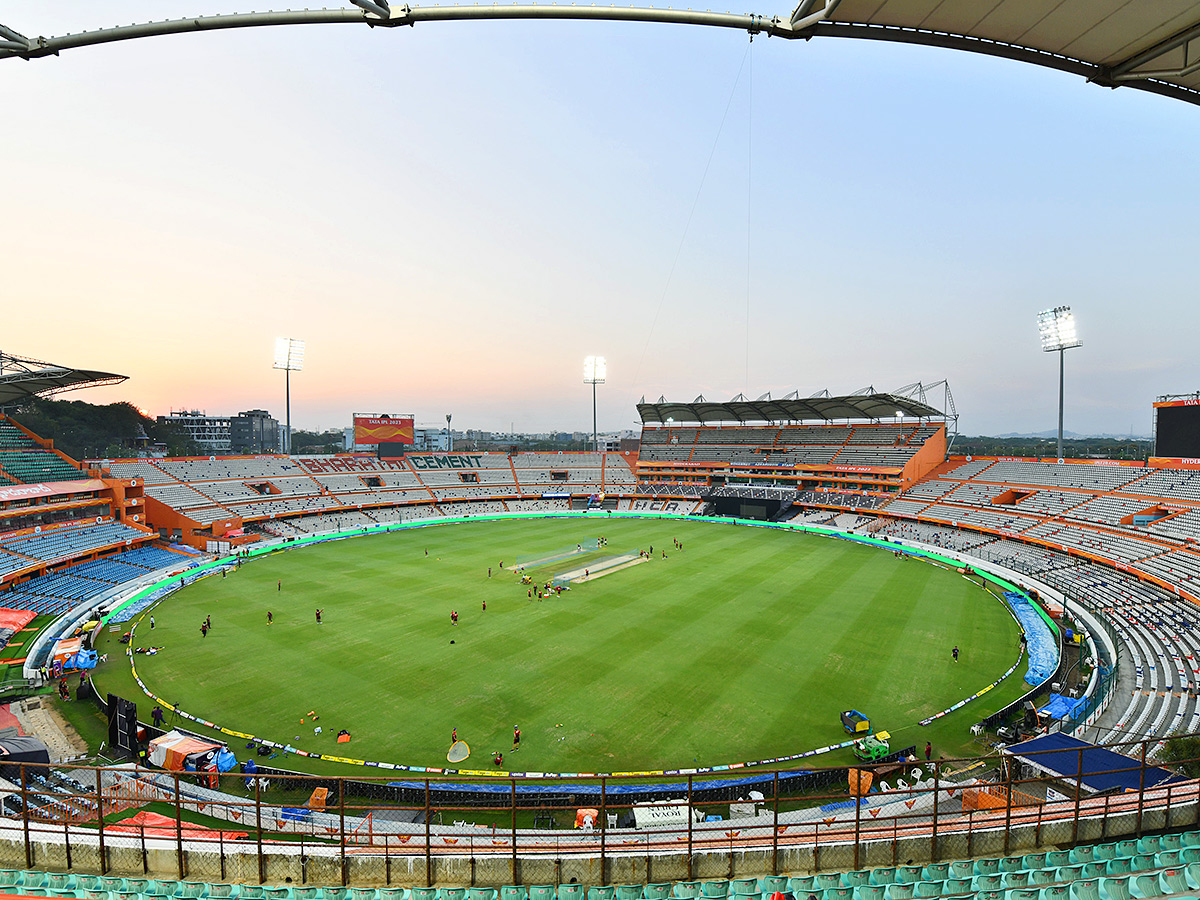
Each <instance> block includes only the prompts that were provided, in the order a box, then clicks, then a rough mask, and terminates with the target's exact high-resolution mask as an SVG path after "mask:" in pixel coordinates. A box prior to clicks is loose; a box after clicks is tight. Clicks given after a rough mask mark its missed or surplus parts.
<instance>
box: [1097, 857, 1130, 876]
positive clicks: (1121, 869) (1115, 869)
mask: <svg viewBox="0 0 1200 900" xmlns="http://www.w3.org/2000/svg"><path fill="white" fill-rule="evenodd" d="M1104 868H1105V869H1106V870H1107V871H1108V874H1109V875H1128V874H1129V873H1130V872H1132V871H1133V857H1132V856H1114V857H1113V858H1112V859H1110V860H1108V862H1106V863H1105V864H1104Z"/></svg>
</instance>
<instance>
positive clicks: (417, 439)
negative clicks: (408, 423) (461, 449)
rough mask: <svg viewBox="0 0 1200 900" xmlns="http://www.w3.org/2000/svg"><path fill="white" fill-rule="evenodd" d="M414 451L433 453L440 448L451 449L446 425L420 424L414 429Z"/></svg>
mask: <svg viewBox="0 0 1200 900" xmlns="http://www.w3.org/2000/svg"><path fill="white" fill-rule="evenodd" d="M412 449H413V451H414V452H425V453H433V452H436V451H439V450H449V449H450V441H449V438H448V436H447V434H446V427H445V426H444V425H443V426H442V427H440V428H439V427H438V426H436V425H418V426H417V427H416V428H414V429H413V445H412Z"/></svg>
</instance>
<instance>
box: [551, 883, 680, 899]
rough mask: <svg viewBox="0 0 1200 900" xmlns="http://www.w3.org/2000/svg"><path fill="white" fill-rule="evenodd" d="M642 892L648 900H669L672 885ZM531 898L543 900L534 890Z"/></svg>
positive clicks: (660, 885)
mask: <svg viewBox="0 0 1200 900" xmlns="http://www.w3.org/2000/svg"><path fill="white" fill-rule="evenodd" d="M642 890H643V893H642V896H643V897H645V898H646V900H667V898H668V897H670V896H671V885H670V884H663V883H661V882H660V883H656V884H648V885H646V886H645V887H644V888H643V889H642ZM529 897H530V900H541V898H538V897H534V896H533V891H532V890H531V891H530V892H529Z"/></svg>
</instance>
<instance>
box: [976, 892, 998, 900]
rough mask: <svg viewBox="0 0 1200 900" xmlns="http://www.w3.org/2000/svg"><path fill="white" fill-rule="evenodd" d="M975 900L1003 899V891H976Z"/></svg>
mask: <svg viewBox="0 0 1200 900" xmlns="http://www.w3.org/2000/svg"><path fill="white" fill-rule="evenodd" d="M975 900H1004V891H976V892H975Z"/></svg>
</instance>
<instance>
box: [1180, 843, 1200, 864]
mask: <svg viewBox="0 0 1200 900" xmlns="http://www.w3.org/2000/svg"><path fill="white" fill-rule="evenodd" d="M1179 858H1180V859H1181V860H1183V864H1184V865H1187V864H1188V863H1194V862H1200V847H1184V848H1183V849H1182V850H1180V851H1179Z"/></svg>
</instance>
